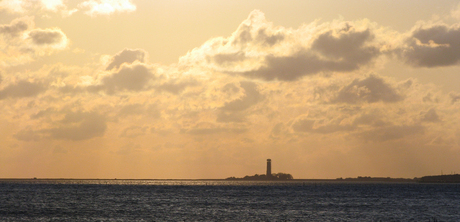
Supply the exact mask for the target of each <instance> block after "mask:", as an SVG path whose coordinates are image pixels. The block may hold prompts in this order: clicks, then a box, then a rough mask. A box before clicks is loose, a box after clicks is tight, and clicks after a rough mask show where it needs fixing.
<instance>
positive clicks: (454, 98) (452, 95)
mask: <svg viewBox="0 0 460 222" xmlns="http://www.w3.org/2000/svg"><path fill="white" fill-rule="evenodd" d="M449 96H450V99H451V103H452V104H454V103H456V102H458V101H460V94H457V93H453V92H451V93H449Z"/></svg>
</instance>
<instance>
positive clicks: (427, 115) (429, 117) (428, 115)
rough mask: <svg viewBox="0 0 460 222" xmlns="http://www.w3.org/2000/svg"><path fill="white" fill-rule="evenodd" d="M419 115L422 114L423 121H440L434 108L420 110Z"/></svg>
mask: <svg viewBox="0 0 460 222" xmlns="http://www.w3.org/2000/svg"><path fill="white" fill-rule="evenodd" d="M420 115H421V116H422V119H421V120H422V121H424V122H439V121H441V120H440V119H439V116H438V114H437V113H436V110H435V109H433V108H431V109H429V110H428V111H426V112H421V113H420Z"/></svg>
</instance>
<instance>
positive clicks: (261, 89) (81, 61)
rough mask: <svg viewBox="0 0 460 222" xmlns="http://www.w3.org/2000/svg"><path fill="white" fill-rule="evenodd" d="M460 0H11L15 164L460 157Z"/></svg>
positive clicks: (184, 174)
mask: <svg viewBox="0 0 460 222" xmlns="http://www.w3.org/2000/svg"><path fill="white" fill-rule="evenodd" d="M459 65H460V1H458V0H457V1H454V0H440V1H426V0H422V1H420V0H407V1H403V2H396V1H367V0H351V1H334V0H325V1H320V2H319V1H303V0H290V1H283V2H280V1H274V0H263V1H262V0H255V1H242V0H233V1H205V0H193V1H192V0H175V1H147V0H78V1H69V0H36V1H27V0H15V1H12V0H0V104H1V105H0V112H1V113H2V115H1V116H0V141H1V144H0V178H34V177H37V178H84V179H87V178H124V179H135V178H145V179H148V178H152V179H168V178H180V179H223V178H227V177H231V176H235V177H242V176H245V175H254V174H264V173H265V167H266V166H265V161H266V159H268V158H271V159H272V161H273V162H272V172H273V173H278V172H283V173H289V174H292V176H294V178H295V179H335V178H339V177H343V178H346V177H352V178H354V177H358V176H371V177H392V178H413V177H421V176H426V175H438V174H441V172H444V174H448V173H449V172H460V165H459V164H458V163H460V115H459V113H460V112H459V111H460V66H459Z"/></svg>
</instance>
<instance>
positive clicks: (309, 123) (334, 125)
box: [292, 119, 356, 134]
mask: <svg viewBox="0 0 460 222" xmlns="http://www.w3.org/2000/svg"><path fill="white" fill-rule="evenodd" d="M315 122H318V121H316V120H313V119H300V120H298V121H296V122H295V123H294V124H293V125H292V129H293V130H294V131H295V132H304V133H305V132H311V133H321V134H329V133H335V132H339V131H352V130H354V129H356V126H354V125H351V124H346V125H341V124H339V123H338V122H337V121H336V122H331V123H328V124H321V125H319V126H317V127H314V126H315ZM319 122H321V121H319Z"/></svg>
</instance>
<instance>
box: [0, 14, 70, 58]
mask: <svg viewBox="0 0 460 222" xmlns="http://www.w3.org/2000/svg"><path fill="white" fill-rule="evenodd" d="M33 19H34V18H33V17H22V18H18V19H15V20H13V21H12V22H11V23H10V24H4V25H0V49H1V51H0V61H1V62H0V66H14V65H18V64H24V63H27V62H30V61H33V60H34V59H35V58H36V57H38V56H44V55H49V54H52V53H54V52H56V51H61V50H64V49H66V48H67V46H68V44H69V40H68V38H67V36H66V35H65V34H64V32H62V31H61V30H60V29H59V28H47V29H40V28H35V27H34V26H35V25H34V21H33Z"/></svg>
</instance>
